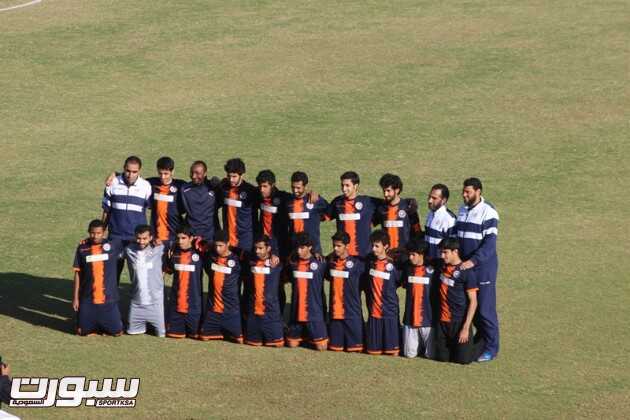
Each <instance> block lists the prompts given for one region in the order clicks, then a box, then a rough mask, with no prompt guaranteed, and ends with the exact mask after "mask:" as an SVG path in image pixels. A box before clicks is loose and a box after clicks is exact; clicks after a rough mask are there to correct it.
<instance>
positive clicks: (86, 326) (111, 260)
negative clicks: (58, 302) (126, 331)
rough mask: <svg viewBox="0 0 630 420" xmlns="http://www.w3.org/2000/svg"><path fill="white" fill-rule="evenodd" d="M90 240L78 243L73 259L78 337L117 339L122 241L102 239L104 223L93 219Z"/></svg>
mask: <svg viewBox="0 0 630 420" xmlns="http://www.w3.org/2000/svg"><path fill="white" fill-rule="evenodd" d="M88 234H89V237H88V238H87V239H85V240H83V241H81V242H80V243H79V245H78V246H77V250H76V252H75V257H74V264H73V269H74V293H73V298H72V308H73V309H74V311H75V312H77V321H78V322H77V324H78V325H77V334H79V335H96V334H98V333H102V334H107V335H112V336H119V335H121V334H122V328H123V326H122V321H121V318H120V310H119V308H118V298H119V297H118V281H117V277H118V262H119V260H120V258H121V254H122V251H123V244H122V241H120V240H116V239H105V238H104V236H105V223H103V222H102V221H100V220H92V221H91V222H90V224H89V226H88Z"/></svg>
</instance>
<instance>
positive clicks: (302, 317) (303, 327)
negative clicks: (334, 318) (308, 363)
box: [286, 232, 328, 351]
mask: <svg viewBox="0 0 630 420" xmlns="http://www.w3.org/2000/svg"><path fill="white" fill-rule="evenodd" d="M295 242H296V247H297V248H296V250H297V258H295V259H293V260H291V261H290V263H289V267H288V268H289V269H290V278H291V285H292V293H291V310H292V313H291V321H290V323H289V329H288V333H287V339H286V341H287V345H288V346H289V347H297V346H299V345H300V343H301V342H302V341H303V340H307V341H308V342H310V343H311V344H313V346H314V347H315V348H316V349H317V350H320V351H323V350H326V347H327V345H328V333H327V331H326V323H325V322H324V308H323V296H324V293H323V290H324V273H325V270H326V264H324V263H321V262H320V261H319V260H318V259H317V258H315V256H314V255H313V242H312V241H311V239H310V238H309V236H308V233H306V232H302V233H300V234H298V235H297V237H296V239H295Z"/></svg>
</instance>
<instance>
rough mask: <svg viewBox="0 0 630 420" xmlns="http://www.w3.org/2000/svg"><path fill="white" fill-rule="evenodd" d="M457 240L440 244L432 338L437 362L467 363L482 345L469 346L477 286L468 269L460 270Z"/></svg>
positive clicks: (479, 343) (475, 308)
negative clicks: (436, 316)
mask: <svg viewBox="0 0 630 420" xmlns="http://www.w3.org/2000/svg"><path fill="white" fill-rule="evenodd" d="M459 247H460V244H459V241H458V240H457V239H455V238H447V239H444V240H442V242H441V243H440V249H441V250H442V254H441V255H442V260H443V261H444V264H445V265H444V268H443V269H442V272H441V274H440V282H441V284H440V322H439V323H438V325H437V331H436V336H435V345H436V358H437V360H439V361H441V362H454V363H461V364H468V363H470V362H472V361H473V360H474V359H476V358H477V357H478V356H479V354H477V353H478V349H482V348H483V346H484V345H485V342H484V341H483V340H482V339H480V340H479V341H478V342H476V343H473V330H472V322H473V316H474V315H475V311H476V310H477V291H478V290H479V286H478V284H477V281H476V280H475V276H474V273H473V271H472V270H464V269H463V268H462V259H461V257H460V256H459Z"/></svg>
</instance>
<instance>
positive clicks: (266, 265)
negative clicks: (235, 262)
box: [245, 259, 282, 321]
mask: <svg viewBox="0 0 630 420" xmlns="http://www.w3.org/2000/svg"><path fill="white" fill-rule="evenodd" d="M249 270H250V272H249V274H248V276H247V282H246V284H245V287H246V288H247V289H248V292H247V296H248V299H247V313H248V315H250V316H253V315H256V316H260V317H264V319H267V320H270V321H275V320H280V319H281V314H280V301H279V298H278V292H279V290H280V287H281V286H280V281H281V274H282V265H280V264H278V265H277V266H275V267H271V262H270V261H269V260H268V259H267V260H260V259H255V260H251V261H250V262H249Z"/></svg>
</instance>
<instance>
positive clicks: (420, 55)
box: [0, 0, 630, 418]
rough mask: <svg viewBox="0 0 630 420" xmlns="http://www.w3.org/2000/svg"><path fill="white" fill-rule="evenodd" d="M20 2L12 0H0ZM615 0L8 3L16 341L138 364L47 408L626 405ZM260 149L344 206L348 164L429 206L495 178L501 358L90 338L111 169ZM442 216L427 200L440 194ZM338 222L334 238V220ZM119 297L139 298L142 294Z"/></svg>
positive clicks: (625, 219)
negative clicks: (83, 279)
mask: <svg viewBox="0 0 630 420" xmlns="http://www.w3.org/2000/svg"><path fill="white" fill-rule="evenodd" d="M17 3H18V1H13V0H10V1H9V0H0V8H3V7H8V6H11V5H14V4H17ZM628 12H630V5H629V4H628V3H627V2H619V1H598V2H590V1H582V0H579V1H564V0H560V1H556V2H543V1H530V2H517V1H454V2H429V1H417V2H412V1H399V2H394V3H390V2H382V1H368V2H365V1H363V2H358V1H346V2H331V1H320V2H303V1H235V2H217V1H208V2H206V1H200V0H199V1H186V2H175V1H166V0H164V1H146V0H145V1H135V2H114V1H104V0H93V1H90V2H71V1H67V0H55V1H47V0H44V1H43V3H41V4H39V5H35V6H32V7H29V8H24V9H20V10H15V11H11V12H3V13H0V30H1V32H2V37H0V63H1V64H0V65H1V68H2V77H0V92H1V93H0V121H2V134H1V136H0V151H1V154H2V165H1V167H0V176H1V177H2V179H3V181H4V185H3V189H2V192H0V255H1V256H2V263H1V264H0V355H2V357H3V359H4V360H6V361H9V362H10V363H11V365H12V368H13V374H14V375H15V376H52V377H60V376H63V375H73V374H79V375H86V376H88V377H91V378H101V377H107V376H114V377H117V376H119V377H131V376H139V377H141V378H142V383H141V390H140V396H139V400H138V406H137V408H135V409H134V410H113V411H112V410H95V409H92V408H81V409H68V410H62V409H57V410H50V409H45V410H33V409H31V410H19V411H18V410H13V412H14V413H16V414H18V415H20V416H23V417H24V418H31V417H58V418H66V417H81V418H83V417H86V416H87V417H109V416H140V417H152V418H154V417H156V416H161V417H163V418H205V417H283V418H286V417H307V416H308V417H313V416H314V417H364V416H368V417H381V418H382V417H385V416H390V417H418V416H428V417H440V418H445V417H446V418H448V417H460V418H461V417H465V418H468V417H470V418H472V417H483V418H495V417H501V418H508V417H509V418H558V417H560V418H575V417H601V418H624V417H626V416H627V412H628V409H630V367H629V366H630V365H629V364H628V362H627V358H628V354H630V353H629V352H630V339H629V338H628V335H627V333H626V331H627V329H628V327H627V321H628V319H630V305H629V303H630V299H629V297H630V286H629V283H628V282H627V281H626V280H627V276H628V275H627V273H628V268H629V266H628V263H627V261H628V258H629V257H630V248H628V246H627V237H628V234H629V233H630V230H629V228H628V227H629V226H630V216H629V215H628V210H627V199H626V196H627V193H626V188H625V185H624V181H625V180H627V179H629V176H630V164H629V163H628V158H627V156H628V155H629V154H630V141H629V140H628V133H629V132H630V123H629V121H630V120H629V119H628V109H629V107H630V93H629V92H630V91H629V90H628V87H627V78H628V64H629V63H630V48H629V47H628V42H627V41H628V39H629V37H630V27H629V26H628V25H627V19H626V16H628ZM132 153H134V154H138V155H140V156H141V157H142V158H143V159H144V161H145V162H146V168H145V174H152V172H153V169H152V167H153V164H152V163H153V162H154V161H155V160H156V159H157V158H158V157H159V156H161V155H164V154H168V155H171V156H173V157H174V158H175V160H176V162H177V172H178V174H179V175H180V176H181V177H185V175H186V172H187V171H186V168H187V166H188V165H189V163H190V162H192V160H195V159H199V158H201V159H204V160H206V161H207V162H208V163H209V166H210V173H211V174H217V175H220V174H221V168H222V165H223V162H224V161H225V160H226V159H227V158H230V157H233V156H237V155H238V156H241V157H242V158H243V159H244V160H245V161H246V162H247V164H248V174H247V175H248V177H249V178H250V179H253V178H254V177H255V174H256V173H257V171H258V170H260V169H263V168H267V167H270V168H272V169H273V170H274V171H275V172H276V174H277V176H278V177H279V179H280V180H281V181H280V185H281V186H282V187H284V188H286V187H288V182H287V179H288V176H289V175H290V173H291V172H292V171H293V170H297V169H304V170H306V171H307V172H308V173H309V175H310V178H311V180H312V185H313V187H314V188H315V189H317V190H318V191H320V192H321V193H322V194H323V195H324V196H325V197H326V198H329V199H330V198H332V197H333V196H334V195H336V194H337V192H338V181H337V179H338V175H339V174H340V173H341V172H343V171H344V170H347V169H355V170H357V171H358V172H359V173H360V174H361V176H362V190H363V191H364V192H366V193H369V194H374V195H377V194H378V193H379V190H378V185H377V180H378V178H379V177H380V175H381V174H382V173H384V172H385V171H393V172H396V173H398V174H400V175H401V176H402V177H403V180H404V181H405V190H404V195H406V196H413V197H415V198H418V199H420V200H421V201H424V197H425V195H426V192H427V190H428V188H429V187H430V186H431V185H432V184H433V183H434V182H438V181H441V182H446V183H447V184H448V185H449V186H450V187H451V189H452V190H453V192H454V194H453V195H454V196H453V198H452V200H451V205H450V207H451V208H452V209H456V208H457V206H458V205H459V201H460V199H459V197H458V195H457V192H458V191H459V188H460V185H461V181H462V180H463V179H464V178H466V177H468V176H473V175H476V176H479V177H480V178H482V180H483V181H484V185H485V187H486V188H485V195H486V197H487V198H488V199H489V200H490V201H492V202H493V203H494V204H495V205H496V206H497V208H498V210H499V213H500V216H501V225H500V238H499V254H500V264H501V265H500V275H499V286H498V288H499V302H498V305H499V315H500V319H501V327H502V351H501V355H500V358H499V359H498V360H496V361H495V362H493V363H490V364H485V365H477V364H474V365H471V366H468V367H460V366H450V365H445V364H438V363H435V362H431V361H425V360H413V361H410V360H404V359H402V358H400V359H396V358H380V357H369V356H363V355H346V354H330V353H324V354H319V353H316V352H313V351H308V350H290V349H280V350H275V349H258V348H250V347H246V346H238V345H232V344H227V343H198V342H192V341H172V340H159V339H157V338H154V337H149V336H146V337H122V338H119V339H108V338H94V339H82V338H78V337H75V336H73V335H71V334H69V333H68V332H69V331H70V329H71V326H72V322H71V319H72V311H71V308H70V303H69V300H68V299H69V298H70V297H71V281H70V279H71V272H70V266H71V262H72V257H73V252H74V247H75V246H76V242H77V241H78V240H79V239H81V238H82V237H83V236H84V234H85V233H84V231H85V226H86V223H87V222H88V221H89V220H90V219H92V218H94V217H97V216H98V215H99V214H100V197H101V194H102V182H103V178H104V176H105V174H107V173H108V172H109V171H111V170H112V169H116V168H119V167H120V165H121V164H122V161H123V160H124V158H125V157H126V156H127V155H129V154H132ZM425 213H426V212H425ZM323 232H324V233H323V237H328V236H329V234H330V233H331V232H332V226H331V224H327V225H324V228H323ZM123 290H127V289H126V286H125V288H123Z"/></svg>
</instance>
